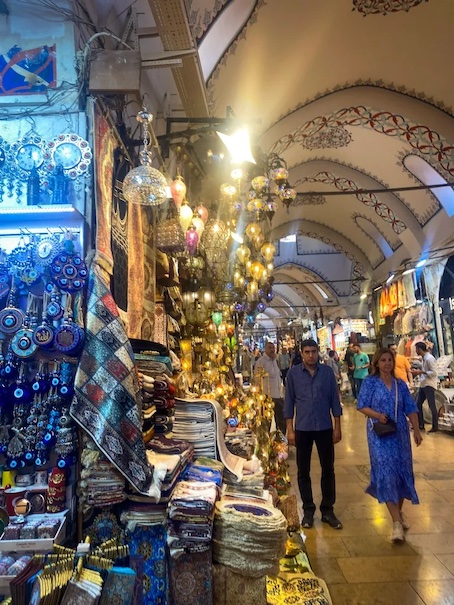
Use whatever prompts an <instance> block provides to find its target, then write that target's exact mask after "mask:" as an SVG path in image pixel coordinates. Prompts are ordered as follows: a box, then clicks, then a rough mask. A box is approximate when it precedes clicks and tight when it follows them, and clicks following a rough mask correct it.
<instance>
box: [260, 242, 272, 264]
mask: <svg viewBox="0 0 454 605" xmlns="http://www.w3.org/2000/svg"><path fill="white" fill-rule="evenodd" d="M260 253H261V254H262V256H263V258H264V259H265V260H266V262H267V263H270V262H271V261H272V260H273V258H274V255H275V254H276V246H275V245H274V244H272V243H271V242H267V243H266V244H263V246H262V247H261V248H260Z"/></svg>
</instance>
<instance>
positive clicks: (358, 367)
mask: <svg viewBox="0 0 454 605" xmlns="http://www.w3.org/2000/svg"><path fill="white" fill-rule="evenodd" d="M353 365H354V368H355V369H354V370H353V378H354V380H355V389H356V397H357V398H358V397H359V392H360V391H361V385H362V384H363V380H364V379H365V378H367V376H368V375H369V366H370V361H369V356H368V355H366V354H365V353H363V352H362V351H361V345H360V344H356V345H355V354H354V355H353Z"/></svg>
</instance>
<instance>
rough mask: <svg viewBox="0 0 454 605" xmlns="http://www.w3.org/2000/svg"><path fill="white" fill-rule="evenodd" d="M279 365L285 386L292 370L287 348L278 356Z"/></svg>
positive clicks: (283, 348)
mask: <svg viewBox="0 0 454 605" xmlns="http://www.w3.org/2000/svg"><path fill="white" fill-rule="evenodd" d="M277 365H278V366H279V369H280V371H281V377H282V381H283V382H284V384H285V377H286V376H287V372H288V371H289V368H290V355H289V353H288V351H287V347H285V346H283V347H282V350H281V352H280V353H279V355H278V356H277Z"/></svg>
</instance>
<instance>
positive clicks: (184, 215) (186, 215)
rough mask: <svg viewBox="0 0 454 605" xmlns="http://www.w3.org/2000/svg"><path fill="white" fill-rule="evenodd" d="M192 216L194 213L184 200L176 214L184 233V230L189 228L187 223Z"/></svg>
mask: <svg viewBox="0 0 454 605" xmlns="http://www.w3.org/2000/svg"><path fill="white" fill-rule="evenodd" d="M193 216H194V213H193V212H192V208H191V206H189V204H188V202H187V201H186V200H184V202H183V204H182V205H181V208H180V213H179V215H178V220H179V221H180V225H181V228H182V229H183V232H184V233H186V231H187V230H188V229H189V225H190V224H191V223H192V217H193Z"/></svg>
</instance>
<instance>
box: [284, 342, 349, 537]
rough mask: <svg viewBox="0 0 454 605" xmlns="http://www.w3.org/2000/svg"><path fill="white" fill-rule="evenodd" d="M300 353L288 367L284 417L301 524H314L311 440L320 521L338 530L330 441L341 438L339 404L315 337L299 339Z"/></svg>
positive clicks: (332, 380) (332, 456)
mask: <svg viewBox="0 0 454 605" xmlns="http://www.w3.org/2000/svg"><path fill="white" fill-rule="evenodd" d="M301 354H302V360H303V361H302V363H301V364H298V365H295V366H293V367H291V368H290V370H289V372H288V374H287V385H286V390H285V405H284V416H285V418H286V422H287V439H288V442H289V444H290V445H296V464H297V467H298V487H299V490H300V494H301V499H302V501H303V511H304V515H303V521H302V525H303V527H306V528H307V527H312V526H313V524H314V514H315V509H316V507H315V504H314V500H313V496H312V483H311V477H310V468H311V456H312V448H313V444H314V442H315V445H316V447H317V452H318V456H319V459H320V465H321V468H322V478H321V489H322V502H321V505H320V511H321V514H322V521H323V522H324V523H328V524H329V525H330V526H331V527H333V528H334V529H341V528H342V523H341V522H340V521H339V519H338V518H337V517H336V515H335V514H334V504H335V501H336V479H335V473H334V444H335V443H339V441H340V440H341V438H342V433H341V419H340V417H341V416H342V407H341V404H340V401H339V392H338V388H337V383H336V379H335V377H334V373H333V371H332V369H331V368H329V367H328V366H327V365H324V364H321V363H320V361H319V356H318V346H317V343H316V342H315V340H312V339H308V340H303V342H302V344H301ZM294 417H295V420H294ZM333 417H334V428H333ZM294 424H295V426H294Z"/></svg>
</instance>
